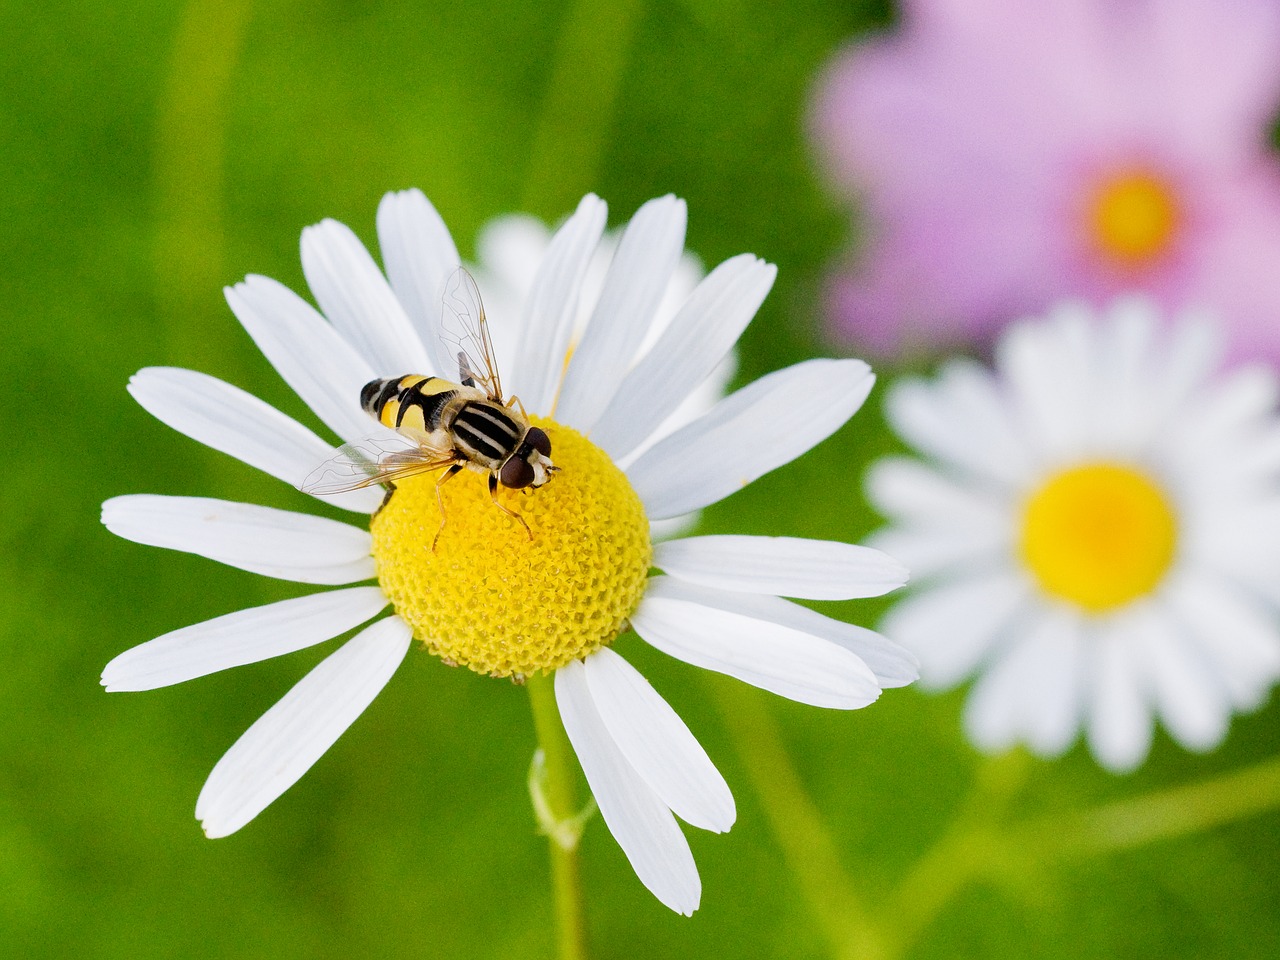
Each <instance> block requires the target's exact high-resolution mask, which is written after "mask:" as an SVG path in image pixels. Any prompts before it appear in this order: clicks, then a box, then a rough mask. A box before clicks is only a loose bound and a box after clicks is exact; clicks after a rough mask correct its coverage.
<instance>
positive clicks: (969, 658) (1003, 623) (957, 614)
mask: <svg viewBox="0 0 1280 960" xmlns="http://www.w3.org/2000/svg"><path fill="white" fill-rule="evenodd" d="M1028 599H1029V596H1028V587H1027V584H1026V581H1025V580H1024V578H1023V577H1022V576H1021V575H1020V574H1018V573H1016V572H1015V571H1013V570H1009V569H1004V570H994V571H981V570H979V571H975V572H973V573H971V574H968V575H966V576H964V577H963V578H957V579H956V580H952V581H949V582H947V583H940V584H938V585H936V586H929V587H925V588H924V589H922V590H920V591H919V592H917V593H915V594H913V595H911V596H908V597H907V598H906V599H905V600H902V601H899V602H898V604H897V605H895V606H894V607H893V608H892V609H891V610H890V611H889V612H888V613H887V614H885V617H884V619H883V620H882V621H881V622H880V630H881V632H882V633H884V634H885V635H886V636H888V637H891V638H892V639H894V640H896V641H898V642H899V643H901V644H902V645H903V646H905V647H906V648H907V649H908V650H910V651H912V652H913V653H915V654H916V656H918V657H919V658H920V678H921V683H922V684H924V685H925V686H927V687H929V688H931V689H935V690H944V689H947V688H948V687H951V686H954V685H955V684H957V683H959V682H960V681H961V680H963V679H964V678H965V677H966V676H968V675H969V674H970V673H971V672H972V671H973V670H974V669H975V668H976V667H977V665H978V664H979V663H980V662H981V661H982V659H983V658H984V657H985V656H986V655H987V654H988V653H989V652H990V651H991V650H992V649H993V648H994V647H995V646H996V644H997V643H998V642H999V641H1000V639H1001V638H1002V637H1003V636H1004V635H1005V634H1006V633H1007V631H1008V630H1009V628H1010V626H1011V624H1012V623H1013V622H1014V621H1015V618H1016V617H1017V615H1018V613H1019V611H1020V610H1022V609H1023V608H1024V607H1025V606H1026V604H1027V601H1028Z"/></svg>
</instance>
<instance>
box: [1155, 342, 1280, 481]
mask: <svg viewBox="0 0 1280 960" xmlns="http://www.w3.org/2000/svg"><path fill="white" fill-rule="evenodd" d="M1277 399H1280V381H1278V380H1277V377H1276V373H1275V371H1274V370H1272V369H1271V368H1270V367H1266V366H1262V365H1261V364H1257V365H1251V366H1242V367H1237V368H1235V369H1234V370H1233V371H1232V372H1231V374H1230V375H1229V376H1227V377H1225V378H1223V379H1221V380H1220V381H1218V382H1217V383H1216V384H1215V386H1214V389H1212V390H1204V391H1200V392H1199V393H1198V394H1197V396H1196V398H1195V401H1196V402H1195V403H1194V404H1190V405H1188V406H1187V407H1186V408H1185V409H1184V411H1183V416H1182V417H1180V418H1179V419H1177V420H1175V421H1173V422H1171V423H1170V424H1169V433H1168V436H1167V437H1166V438H1165V446H1166V447H1171V448H1174V449H1176V450H1183V451H1202V450H1204V449H1205V448H1206V447H1208V448H1211V449H1213V448H1218V447H1221V446H1222V445H1223V444H1224V442H1230V441H1231V439H1232V438H1235V437H1237V436H1238V435H1239V434H1240V433H1243V432H1246V431H1248V430H1249V429H1252V428H1256V427H1257V426H1259V425H1261V424H1262V423H1264V422H1266V420H1267V418H1269V417H1270V416H1271V414H1272V412H1273V411H1274V410H1275V406H1276V402H1277ZM1191 465H1192V466H1196V465H1198V462H1197V461H1194V460H1193V461H1192V464H1191Z"/></svg>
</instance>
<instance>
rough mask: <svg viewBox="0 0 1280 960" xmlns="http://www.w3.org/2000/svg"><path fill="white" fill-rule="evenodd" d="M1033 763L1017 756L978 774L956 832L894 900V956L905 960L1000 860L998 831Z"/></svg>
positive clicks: (917, 867) (1010, 755) (918, 867)
mask: <svg viewBox="0 0 1280 960" xmlns="http://www.w3.org/2000/svg"><path fill="white" fill-rule="evenodd" d="M1030 763H1031V758H1030V756H1029V755H1028V754H1027V753H1026V752H1025V751H1022V750H1013V751H1010V752H1009V753H1006V754H1003V755H1001V756H998V757H992V758H990V759H988V760H986V761H984V762H983V764H982V766H980V767H979V768H978V772H977V775H976V776H975V778H974V784H973V787H972V789H971V790H970V792H969V796H968V797H967V798H966V800H965V801H964V804H963V806H962V807H961V809H960V810H959V812H958V813H957V815H956V817H955V819H954V820H953V821H952V822H951V826H950V827H948V828H947V830H946V832H945V833H944V834H943V835H942V837H941V838H940V839H939V840H938V842H937V843H935V844H934V846H933V848H932V849H930V850H929V851H928V852H927V853H926V854H925V855H924V856H923V857H922V858H921V859H920V860H919V861H918V862H917V863H916V865H915V867H914V868H913V869H912V870H911V872H910V873H908V874H907V876H906V877H905V878H904V879H903V881H902V883H901V884H899V886H898V889H897V891H896V892H895V893H894V895H893V900H892V904H893V905H892V907H891V908H890V914H891V916H893V918H894V920H895V925H894V929H893V941H892V947H893V949H892V950H891V955H892V956H905V955H906V954H907V953H908V952H909V951H910V950H911V948H912V947H913V946H914V944H915V943H916V942H917V941H918V940H919V938H920V935H921V934H922V933H923V932H924V931H925V930H926V929H927V928H928V927H929V925H930V924H931V923H933V921H934V920H935V919H936V918H937V916H938V914H940V913H941V912H942V910H943V909H944V908H945V907H946V906H947V904H948V903H950V902H951V900H952V899H953V898H954V897H955V896H956V894H957V893H959V892H960V891H961V890H962V889H963V888H964V887H965V885H966V884H968V883H969V882H970V881H972V880H973V879H974V878H975V877H976V876H977V875H978V874H980V873H981V872H982V870H983V869H984V867H985V865H986V864H987V863H989V862H991V861H992V860H993V859H995V858H996V857H997V856H998V854H997V853H995V850H996V848H998V847H999V846H1000V841H999V839H998V838H997V836H996V825H997V824H998V823H999V821H1000V820H1001V819H1002V818H1003V816H1004V814H1005V811H1006V810H1007V809H1008V807H1009V804H1010V802H1011V801H1012V800H1013V798H1014V797H1015V796H1016V794H1017V792H1018V790H1019V789H1020V788H1021V786H1022V784H1023V783H1024V782H1025V780H1026V776H1027V773H1028V771H1029V769H1030Z"/></svg>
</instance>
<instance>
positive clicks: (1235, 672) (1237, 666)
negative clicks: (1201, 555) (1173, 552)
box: [1163, 572, 1280, 710]
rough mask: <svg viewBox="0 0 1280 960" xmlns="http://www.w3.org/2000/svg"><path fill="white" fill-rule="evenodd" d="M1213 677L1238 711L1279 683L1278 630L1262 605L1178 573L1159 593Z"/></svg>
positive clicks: (1216, 583)
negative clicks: (1186, 632)
mask: <svg viewBox="0 0 1280 960" xmlns="http://www.w3.org/2000/svg"><path fill="white" fill-rule="evenodd" d="M1163 598H1164V601H1165V602H1166V603H1167V604H1168V605H1169V608H1170V610H1171V611H1172V612H1173V615H1174V616H1175V617H1176V618H1177V619H1178V620H1179V621H1180V622H1181V623H1183V624H1185V626H1186V629H1187V631H1188V634H1189V636H1190V637H1191V640H1192V642H1193V643H1194V644H1195V645H1196V646H1198V647H1199V649H1200V650H1201V651H1203V655H1204V657H1205V659H1206V660H1207V661H1208V663H1209V664H1210V665H1211V667H1212V669H1213V672H1214V674H1215V675H1216V676H1217V677H1218V680H1219V682H1221V683H1222V685H1223V687H1224V689H1226V691H1227V692H1228V694H1229V695H1230V696H1231V698H1232V701H1233V702H1234V703H1235V705H1236V706H1237V707H1238V708H1240V709H1243V710H1252V709H1256V708H1257V707H1259V706H1261V705H1262V703H1263V700H1264V698H1265V695H1266V692H1267V691H1268V690H1270V689H1271V686H1272V685H1273V684H1274V683H1275V682H1276V681H1277V680H1278V679H1280V629H1278V628H1277V625H1276V621H1275V616H1274V615H1273V614H1272V613H1271V611H1270V610H1269V609H1268V608H1267V607H1266V605H1265V604H1264V603H1262V602H1261V601H1259V600H1256V599H1254V598H1253V597H1252V596H1250V595H1249V594H1247V593H1245V592H1244V591H1242V590H1240V589H1239V588H1237V587H1235V586H1234V585H1232V584H1230V583H1228V582H1226V581H1223V580H1221V579H1220V578H1218V577H1215V576H1213V575H1212V574H1209V573H1207V572H1194V573H1192V572H1178V573H1175V574H1174V576H1173V577H1172V578H1171V581H1170V584H1169V588H1168V589H1167V590H1166V591H1164V593H1163Z"/></svg>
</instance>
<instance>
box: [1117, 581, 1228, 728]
mask: <svg viewBox="0 0 1280 960" xmlns="http://www.w3.org/2000/svg"><path fill="white" fill-rule="evenodd" d="M1133 634H1134V643H1135V647H1136V652H1137V656H1138V657H1139V658H1140V660H1141V661H1142V662H1143V663H1145V664H1146V667H1147V674H1148V676H1149V677H1150V683H1151V699H1152V703H1153V705H1154V706H1155V708H1156V711H1157V713H1159V715H1160V717H1161V718H1162V719H1163V720H1164V724H1165V726H1166V727H1167V728H1168V730H1169V733H1171V734H1172V735H1173V738H1174V739H1175V740H1177V741H1178V742H1179V743H1180V744H1182V745H1183V746H1184V747H1186V748H1187V749H1189V750H1199V751H1204V750H1209V749H1212V748H1213V747H1216V746H1217V745H1218V744H1220V743H1221V742H1222V738H1223V737H1225V736H1226V735H1227V725H1228V723H1229V721H1230V716H1231V708H1230V706H1229V704H1228V702H1227V697H1226V691H1225V690H1224V689H1222V688H1221V687H1220V686H1219V685H1218V683H1217V678H1216V677H1214V676H1213V674H1212V673H1211V672H1210V671H1209V670H1207V669H1206V663H1205V661H1204V660H1203V659H1202V658H1201V657H1199V656H1197V655H1196V653H1195V651H1194V650H1192V649H1191V648H1190V647H1189V644H1188V641H1187V639H1186V638H1185V636H1184V635H1183V632H1182V627H1181V625H1180V624H1178V623H1177V622H1176V621H1174V620H1173V619H1172V618H1171V617H1169V615H1168V613H1167V611H1165V610H1164V608H1163V606H1162V605H1161V604H1158V603H1152V604H1150V605H1149V608H1148V613H1147V615H1146V616H1145V617H1143V618H1142V623H1141V627H1135V628H1134V630H1133Z"/></svg>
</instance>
